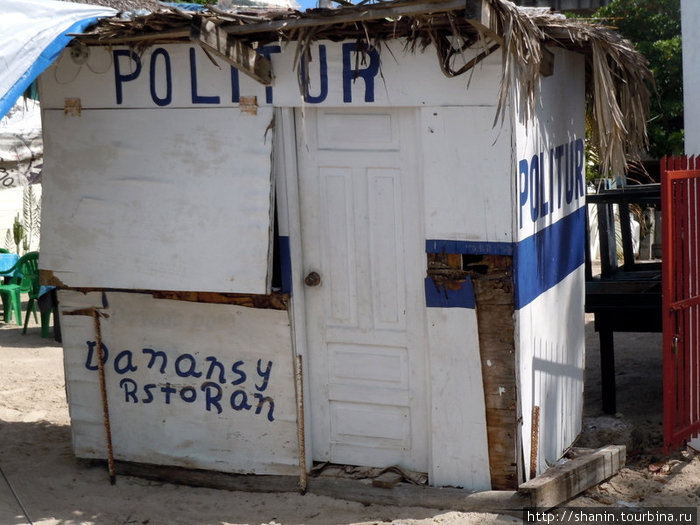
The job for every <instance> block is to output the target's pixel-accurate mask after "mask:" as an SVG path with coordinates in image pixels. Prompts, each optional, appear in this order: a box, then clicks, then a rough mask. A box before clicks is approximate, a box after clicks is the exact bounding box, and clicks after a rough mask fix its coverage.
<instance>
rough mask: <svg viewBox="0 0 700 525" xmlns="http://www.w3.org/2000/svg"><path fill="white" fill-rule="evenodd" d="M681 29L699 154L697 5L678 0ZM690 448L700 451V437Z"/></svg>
mask: <svg viewBox="0 0 700 525" xmlns="http://www.w3.org/2000/svg"><path fill="white" fill-rule="evenodd" d="M681 29H682V32H683V106H684V114H685V122H684V129H685V152H686V154H688V155H698V154H700V100H698V97H697V96H696V95H695V94H696V93H698V91H699V90H700V3H698V2H697V1H695V0H681ZM690 445H691V446H692V447H693V448H695V449H700V434H698V435H697V436H695V438H694V439H693V440H691V442H690Z"/></svg>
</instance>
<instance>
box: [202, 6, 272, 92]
mask: <svg viewBox="0 0 700 525" xmlns="http://www.w3.org/2000/svg"><path fill="white" fill-rule="evenodd" d="M190 39H191V40H192V41H194V42H198V43H199V44H200V45H201V46H202V47H203V48H204V50H205V51H211V52H212V53H214V54H215V55H216V56H218V57H221V58H223V59H224V60H225V61H226V62H228V63H229V64H231V65H232V66H234V67H235V68H236V69H238V70H239V71H240V72H242V73H245V74H246V75H248V76H249V77H251V78H253V79H254V80H257V81H258V82H260V83H261V84H264V85H266V86H269V85H270V84H272V63H271V62H270V60H269V59H268V58H266V57H264V56H263V55H261V54H260V53H258V52H257V51H256V50H255V49H253V48H252V47H250V46H249V45H247V44H245V43H243V42H241V41H239V40H236V39H235V38H233V37H232V36H231V35H230V34H229V33H227V32H226V31H224V30H223V29H222V28H221V27H220V26H218V25H217V24H215V23H214V22H212V21H211V20H205V19H204V18H203V17H201V16H195V17H193V18H192V26H191V31H190Z"/></svg>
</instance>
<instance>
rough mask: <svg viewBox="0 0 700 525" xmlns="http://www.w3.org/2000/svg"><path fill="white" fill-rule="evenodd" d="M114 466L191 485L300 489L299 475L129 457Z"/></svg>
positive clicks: (119, 471)
mask: <svg viewBox="0 0 700 525" xmlns="http://www.w3.org/2000/svg"><path fill="white" fill-rule="evenodd" d="M115 469H116V473H117V474H118V475H122V476H137V477H139V478H144V479H152V480H156V481H165V482H167V483H176V484H178V485H190V486H193V487H206V488H212V489H223V490H243V491H246V492H264V493H271V492H295V491H298V490H299V478H298V477H297V476H266V475H256V476H250V475H239V474H227V473H225V472H216V471H213V470H200V469H190V468H183V467H170V466H164V465H149V464H146V463H133V462H128V461H117V462H115Z"/></svg>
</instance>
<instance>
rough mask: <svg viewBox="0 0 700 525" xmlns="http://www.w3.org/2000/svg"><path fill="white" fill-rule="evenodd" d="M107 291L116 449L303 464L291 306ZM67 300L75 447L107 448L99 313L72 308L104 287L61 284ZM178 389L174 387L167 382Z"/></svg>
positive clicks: (259, 470) (227, 468)
mask: <svg viewBox="0 0 700 525" xmlns="http://www.w3.org/2000/svg"><path fill="white" fill-rule="evenodd" d="M106 297H107V301H108V308H106V309H104V310H103V311H104V313H105V314H107V315H106V316H105V317H103V318H102V320H101V327H102V341H103V344H104V345H105V346H106V347H107V349H108V356H107V361H106V363H105V376H106V380H107V395H108V402H109V410H110V419H111V428H112V441H113V447H114V454H115V458H116V459H120V460H125V461H136V462H142V463H155V464H162V465H176V466H182V467H189V468H201V469H211V470H218V471H222V472H237V473H256V474H284V475H294V474H296V473H298V461H299V460H298V440H297V428H296V402H295V390H294V377H293V366H292V350H291V338H290V331H289V318H288V314H287V312H286V311H279V310H259V309H252V308H245V307H240V306H232V305H220V304H200V303H188V302H182V301H170V300H158V299H153V298H152V297H151V296H150V295H147V294H137V293H107V294H106ZM59 300H60V304H61V307H60V308H61V314H62V315H61V322H62V326H63V327H64V328H65V329H64V341H63V345H64V352H65V368H66V385H67V392H68V400H69V407H70V414H71V421H72V431H73V437H74V440H73V444H74V449H75V453H76V455H77V456H79V457H87V458H105V457H106V448H105V431H104V426H103V415H102V409H101V402H100V390H99V376H98V372H97V370H95V368H96V366H97V357H96V356H97V352H96V350H95V346H94V341H95V331H94V324H93V319H92V317H89V316H85V315H79V316H76V315H67V312H70V311H72V310H75V309H78V308H84V307H86V306H98V307H99V306H101V305H102V296H101V294H100V293H90V294H87V295H85V294H81V293H78V292H72V291H60V292H59ZM91 342H92V348H93V352H92V356H91V355H90V354H91V353H90V345H91ZM144 348H145V349H151V350H147V351H145V352H144V351H143V349H144ZM153 352H163V353H164V355H165V356H166V359H167V363H166V364H165V367H164V369H163V372H161V365H162V363H163V361H162V358H161V357H155V359H154V362H153V363H150V361H151V356H152V355H153ZM215 363H220V364H221V365H222V366H221V367H220V366H219V364H215ZM168 387H172V389H173V391H172V392H170V393H168V392H167V391H164V389H166V390H167V388H168ZM132 392H133V394H132ZM219 393H221V396H220V398H219V399H216V398H217V397H218V396H219ZM207 395H209V398H210V402H209V403H207ZM151 398H152V399H151ZM273 403H274V405H273ZM248 407H250V408H248ZM258 408H260V410H259V413H256V412H258ZM270 419H272V421H271V420H270Z"/></svg>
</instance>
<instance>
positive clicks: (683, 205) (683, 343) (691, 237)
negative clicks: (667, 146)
mask: <svg viewBox="0 0 700 525" xmlns="http://www.w3.org/2000/svg"><path fill="white" fill-rule="evenodd" d="M661 203H662V214H663V216H662V217H663V218H662V228H663V233H662V243H663V263H662V273H663V278H662V279H663V332H664V334H663V374H664V387H663V388H664V448H665V450H666V451H667V452H668V451H670V450H671V449H672V448H675V447H679V446H681V445H683V444H684V443H685V442H686V441H688V440H689V439H690V438H691V437H692V436H694V435H695V434H697V433H698V432H700V157H698V158H694V157H690V158H686V157H675V158H674V157H671V158H669V159H666V158H664V159H662V161H661Z"/></svg>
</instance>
